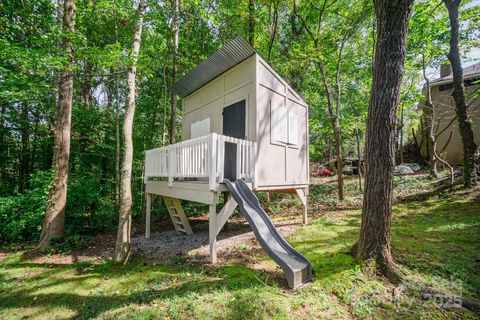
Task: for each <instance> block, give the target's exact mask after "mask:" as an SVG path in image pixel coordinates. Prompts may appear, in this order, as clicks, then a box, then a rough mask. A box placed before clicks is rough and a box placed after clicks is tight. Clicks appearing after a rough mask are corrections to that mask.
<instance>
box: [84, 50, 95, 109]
mask: <svg viewBox="0 0 480 320" xmlns="http://www.w3.org/2000/svg"><path fill="white" fill-rule="evenodd" d="M84 64H85V65H84V74H83V83H82V95H83V101H84V103H85V107H86V108H87V109H88V108H90V106H91V104H92V100H93V97H92V77H93V75H92V74H93V65H92V63H91V62H90V61H88V59H87V60H85V62H84Z"/></svg>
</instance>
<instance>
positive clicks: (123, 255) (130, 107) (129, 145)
mask: <svg viewBox="0 0 480 320" xmlns="http://www.w3.org/2000/svg"><path fill="white" fill-rule="evenodd" d="M145 1H146V0H140V2H139V4H138V9H137V16H138V17H137V22H136V24H135V34H134V36H133V46H132V54H131V57H130V58H131V59H132V65H131V67H130V68H129V69H128V72H127V89H128V93H127V102H126V113H125V120H124V123H123V142H124V157H123V164H122V181H121V193H120V209H119V219H118V231H117V242H116V244H115V253H114V260H115V261H118V262H123V263H125V262H127V260H128V258H129V257H130V233H131V228H132V212H131V209H132V185H131V182H132V162H133V141H132V129H133V119H134V116H135V96H136V83H135V81H136V75H137V61H138V53H139V52H140V43H141V38H142V27H143V15H144V13H145V8H146V2H145Z"/></svg>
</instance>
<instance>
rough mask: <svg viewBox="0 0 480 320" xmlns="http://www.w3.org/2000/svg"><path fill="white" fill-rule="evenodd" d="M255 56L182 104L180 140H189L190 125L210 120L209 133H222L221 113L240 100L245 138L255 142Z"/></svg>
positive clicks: (193, 94) (190, 96)
mask: <svg viewBox="0 0 480 320" xmlns="http://www.w3.org/2000/svg"><path fill="white" fill-rule="evenodd" d="M255 94H256V91H255V56H252V57H251V58H248V59H247V60H245V61H243V62H242V63H240V64H238V65H237V66H235V67H234V68H232V69H231V70H229V71H227V72H225V73H224V74H222V75H221V76H219V77H218V78H216V79H214V80H213V81H211V82H210V83H208V84H206V85H205V86H204V87H202V88H200V89H198V90H197V91H195V92H194V93H192V94H191V95H189V96H188V97H186V98H185V99H184V102H183V120H182V127H183V133H182V138H183V140H188V139H190V138H191V132H190V130H191V125H192V123H194V122H196V121H199V120H202V119H205V118H208V117H209V118H210V130H211V132H216V133H219V134H222V132H223V118H222V110H223V108H224V107H226V106H229V105H231V104H233V103H235V102H238V101H240V100H244V99H245V100H247V101H246V113H247V114H246V116H247V120H246V122H247V123H246V131H245V132H246V133H247V139H248V140H251V141H256V132H255V129H256V126H255V121H256V120H255V119H256V114H255V112H254V111H252V110H255Z"/></svg>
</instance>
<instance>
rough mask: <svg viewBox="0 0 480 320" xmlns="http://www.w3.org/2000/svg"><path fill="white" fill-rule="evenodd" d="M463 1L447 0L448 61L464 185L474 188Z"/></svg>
mask: <svg viewBox="0 0 480 320" xmlns="http://www.w3.org/2000/svg"><path fill="white" fill-rule="evenodd" d="M460 2H461V0H445V1H444V3H445V6H446V7H447V10H448V17H449V19H450V51H449V52H448V60H450V64H451V65H452V73H453V92H452V96H453V100H455V111H456V113H457V118H458V128H459V131H460V136H461V138H462V143H463V183H464V186H465V188H472V187H474V186H475V185H476V184H477V174H476V170H475V152H476V151H477V145H476V144H475V139H474V135H473V130H472V122H471V120H470V117H469V115H468V110H467V105H466V103H465V92H464V87H463V69H462V64H461V62H460V51H459V48H458V38H459V30H460V24H459V21H458V6H459V5H460Z"/></svg>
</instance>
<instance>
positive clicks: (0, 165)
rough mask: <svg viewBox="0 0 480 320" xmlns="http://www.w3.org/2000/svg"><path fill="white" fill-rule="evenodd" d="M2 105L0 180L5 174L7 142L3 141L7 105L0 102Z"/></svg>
mask: <svg viewBox="0 0 480 320" xmlns="http://www.w3.org/2000/svg"><path fill="white" fill-rule="evenodd" d="M0 104H1V105H2V109H1V113H0V179H3V178H4V177H5V176H6V174H5V172H6V166H7V163H8V161H7V141H6V139H5V136H6V132H7V128H6V127H5V114H6V113H7V104H6V102H5V101H0Z"/></svg>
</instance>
